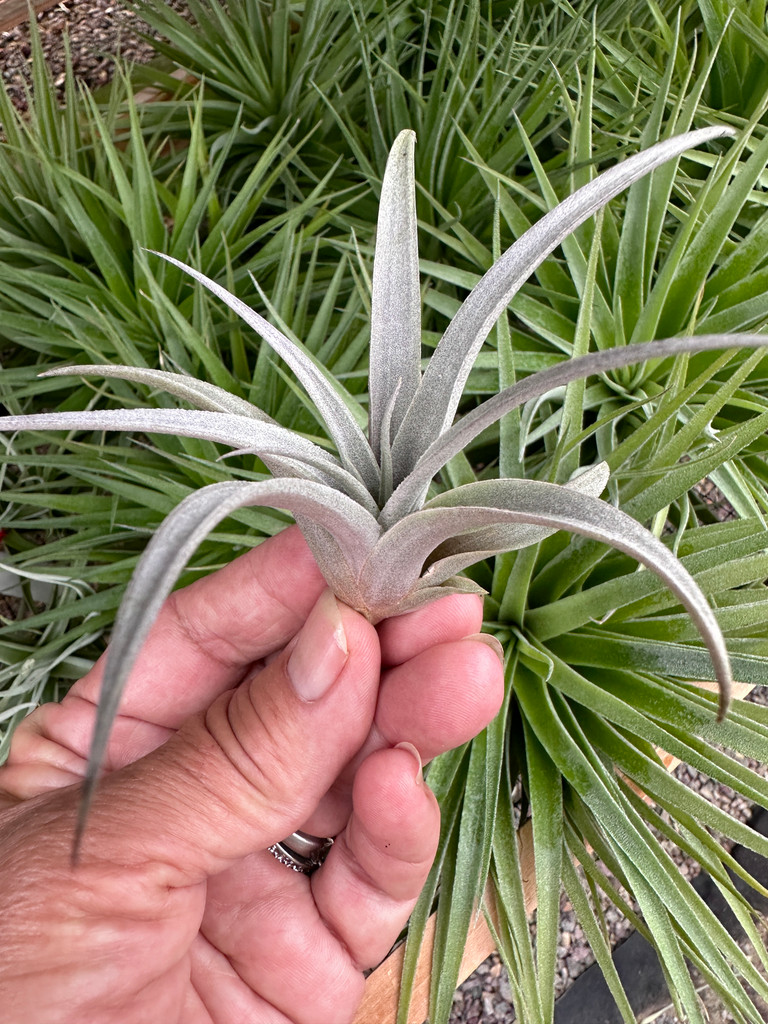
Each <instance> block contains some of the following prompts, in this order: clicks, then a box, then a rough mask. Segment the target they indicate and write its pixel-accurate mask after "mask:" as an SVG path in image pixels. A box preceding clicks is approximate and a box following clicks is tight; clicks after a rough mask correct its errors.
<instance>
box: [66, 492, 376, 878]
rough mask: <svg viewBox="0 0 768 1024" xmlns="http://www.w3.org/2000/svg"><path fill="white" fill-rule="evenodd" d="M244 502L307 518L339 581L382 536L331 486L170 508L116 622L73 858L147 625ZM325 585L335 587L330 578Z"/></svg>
mask: <svg viewBox="0 0 768 1024" xmlns="http://www.w3.org/2000/svg"><path fill="white" fill-rule="evenodd" d="M248 505H269V506H271V507H273V508H284V509H287V510H288V511H290V512H292V513H294V514H295V515H297V516H299V517H302V516H306V517H307V518H309V519H311V520H312V522H313V523H315V524H317V525H318V526H320V527H322V528H323V530H325V531H327V532H328V534H330V536H331V537H333V539H334V541H335V542H336V543H337V545H338V548H337V550H338V551H343V553H344V557H345V558H346V560H347V565H346V566H345V567H344V568H345V575H346V576H352V577H354V576H357V575H358V574H359V572H360V569H361V567H362V564H363V562H364V560H365V557H366V555H367V554H368V552H369V550H370V549H371V547H372V546H373V545H374V544H375V543H376V540H377V538H378V536H379V534H380V532H381V531H380V528H379V526H378V524H377V522H376V520H375V519H374V518H373V516H371V515H369V514H368V513H367V512H365V511H364V510H363V509H362V508H360V506H359V505H358V504H357V503H356V502H354V501H352V500H351V499H350V498H346V497H345V496H344V495H342V494H339V492H338V491H336V490H334V489H332V488H330V487H325V486H323V485H322V484H317V483H314V482H313V481H309V480H265V481H260V482H258V483H244V482H242V481H226V482H224V483H219V484H211V485H210V486H208V487H203V488H202V489H201V490H199V491H197V492H195V493H194V494H191V495H190V496H189V497H188V498H186V499H185V500H184V501H183V502H182V503H181V504H180V505H179V506H178V507H177V508H175V509H174V511H173V512H172V513H171V514H170V515H169V516H168V517H167V518H166V519H165V521H164V522H163V523H162V525H161V526H160V527H159V529H158V530H157V532H156V533H155V535H154V537H153V538H152V540H151V541H150V542H149V544H148V546H147V548H146V551H145V552H144V554H143V556H142V557H141V559H140V561H139V564H138V566H137V568H136V571H135V572H134V574H133V576H132V578H131V581H130V583H129V584H128V588H127V590H126V592H125V596H124V598H123V602H122V604H121V606H120V610H119V612H118V614H117V619H116V621H115V629H114V633H113V635H112V641H111V643H110V646H109V651H108V654H107V660H106V664H105V668H104V679H103V683H102V689H101V698H100V700H99V707H98V712H97V716H96V725H95V727H94V732H93V739H92V741H91V750H90V754H89V759H88V771H87V774H86V781H85V789H84V796H83V800H82V802H81V805H80V809H79V813H78V826H77V835H76V841H75V853H74V856H75V858H76V857H77V852H78V849H79V843H80V840H81V839H82V835H83V829H84V827H85V822H86V818H87V814H88V807H89V802H90V799H91V797H92V795H93V790H94V786H95V784H96V780H97V777H98V772H99V768H100V766H101V764H102V762H103V760H104V754H105V751H106V748H107V742H108V740H109V734H110V730H111V728H112V723H113V721H114V719H115V716H116V714H117V709H118V706H119V703H120V697H121V695H122V692H123V689H124V688H125V683H126V681H127V679H128V677H129V675H130V673H131V670H132V667H133V664H134V662H135V660H136V657H137V655H138V653H139V651H140V649H141V647H142V645H143V643H144V641H145V639H146V637H147V634H148V633H149V630H150V628H151V626H152V623H153V622H154V620H155V618H156V616H157V614H158V612H159V611H160V607H161V605H162V603H163V601H164V600H165V599H166V597H167V596H168V594H169V593H170V592H171V590H172V588H173V585H174V584H175V582H176V580H177V579H178V577H179V575H180V573H181V571H182V569H183V568H184V566H185V565H186V563H187V561H188V560H189V558H190V556H191V555H192V553H193V552H194V550H195V549H196V548H197V546H198V544H200V542H201V541H202V540H203V538H204V537H205V536H206V535H207V534H208V533H209V531H210V530H212V529H213V528H214V527H215V526H216V525H217V524H218V523H220V522H221V520H222V519H224V518H225V517H226V516H228V515H229V514H230V513H231V512H234V511H235V510H236V509H239V508H243V507H244V506H248ZM324 561H327V560H324ZM328 582H329V583H330V584H331V586H334V582H335V581H334V580H332V579H331V580H329V581H328ZM334 589H335V588H334ZM339 590H342V592H341V593H339V597H341V599H342V600H345V595H344V593H343V589H342V588H341V587H340V588H339ZM337 592H338V591H337ZM346 597H347V598H350V597H351V595H346ZM352 599H353V598H352Z"/></svg>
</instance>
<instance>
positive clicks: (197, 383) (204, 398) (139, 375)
mask: <svg viewBox="0 0 768 1024" xmlns="http://www.w3.org/2000/svg"><path fill="white" fill-rule="evenodd" d="M38 376H39V377H90V376H98V377H117V378H119V379H120V380H128V381H131V383H133V384H146V385H147V387H150V388H157V389H159V390H160V391H165V392H167V393H168V394H169V395H174V396H175V397H176V398H183V399H184V400H185V401H187V402H189V403H190V404H191V405H194V406H195V408H196V409H205V410H207V411H208V412H229V413H234V414H236V415H238V416H248V417H249V418H250V419H257V420H263V421H264V422H265V423H274V422H275V421H274V420H273V419H272V417H271V416H268V415H267V414H266V413H265V412H262V411H261V409H259V408H258V406H255V405H252V404H251V403H250V402H246V400H245V399H244V398H238V396H237V395H233V394H232V393H231V392H230V391H225V390H224V388H220V387H217V386H216V385H215V384H209V383H208V381H205V380H198V379H197V377H190V376H189V375H188V374H185V373H170V372H169V371H167V370H153V369H149V368H147V367H143V366H117V365H115V364H112V363H105V364H101V363H96V364H86V365H83V366H57V367H56V368H55V369H53V370H45V371H44V372H43V373H40V374H38Z"/></svg>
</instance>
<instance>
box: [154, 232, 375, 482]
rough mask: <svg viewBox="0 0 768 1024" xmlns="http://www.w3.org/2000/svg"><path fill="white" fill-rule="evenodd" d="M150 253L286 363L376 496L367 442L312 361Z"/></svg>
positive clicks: (245, 309)
mask: <svg viewBox="0 0 768 1024" xmlns="http://www.w3.org/2000/svg"><path fill="white" fill-rule="evenodd" d="M149 251H151V252H153V253H154V255H155V256H160V257H161V259H164V260H167V261H168V263H172V264H173V265H174V266H175V267H179V268H180V269H181V270H183V271H185V272H186V273H187V274H189V275H190V277H193V278H194V279H195V280H196V281H198V282H199V283H200V284H202V285H203V287H205V288H207V289H208V291H210V292H212V293H213V294H214V295H215V296H216V297H217V298H219V299H221V300H222V302H224V303H225V304H226V305H227V306H229V308H230V309H231V310H232V311H233V313H237V315H238V316H239V317H240V318H241V319H242V320H244V321H245V322H246V323H247V324H248V326H249V327H252V328H253V330H254V331H256V333H257V334H258V335H259V336H260V337H261V338H263V339H264V341H266V342H267V344H268V345H270V346H271V347H272V348H273V349H274V350H275V352H277V354H278V355H279V356H280V357H281V358H282V359H284V360H285V362H286V363H287V364H288V365H289V366H290V368H291V369H292V370H293V372H294V373H295V374H296V376H297V378H298V379H299V381H300V382H301V384H302V386H303V387H304V389H305V390H306V392H307V394H308V395H309V397H310V398H311V399H312V401H313V402H314V403H315V405H316V406H317V409H318V411H319V413H320V415H321V416H322V417H323V420H324V421H325V424H326V426H327V428H328V433H329V434H330V436H331V437H332V438H333V440H334V442H335V444H336V447H337V448H338V451H339V456H340V458H341V461H342V462H343V463H344V465H345V466H346V468H347V469H348V470H349V471H350V472H352V473H354V474H355V475H357V476H359V477H360V479H361V480H362V481H363V483H364V484H365V485H366V487H367V488H368V490H369V491H370V492H371V494H373V495H377V494H378V490H379V469H378V465H377V464H376V459H375V458H374V456H373V452H372V451H371V447H370V445H369V444H368V442H367V441H366V439H365V435H364V434H363V432H362V431H361V430H360V428H359V427H358V425H357V423H355V421H354V419H353V418H352V416H351V415H350V414H349V411H348V409H347V407H346V406H345V404H344V402H343V401H342V399H341V398H340V397H339V395H338V394H337V393H336V391H335V390H334V389H333V387H332V386H331V385H330V384H329V382H328V381H327V380H326V378H325V377H324V376H323V374H322V373H321V372H320V370H318V368H317V367H316V366H315V364H314V363H313V362H312V360H311V359H309V358H308V357H307V356H306V355H305V354H304V352H302V350H301V349H300V348H298V347H297V346H296V345H295V344H294V343H293V342H292V341H291V339H290V338H288V337H287V336H286V335H285V334H283V332H282V331H279V330H278V329H277V328H276V327H275V326H273V324H271V323H270V322H269V320H265V319H264V317H263V316H261V315H260V314H259V313H257V312H256V311H255V310H253V309H251V308H250V306H247V305H246V304H245V303H244V302H243V301H242V300H241V299H238V298H237V296H236V295H233V294H232V293H231V292H229V291H227V289H226V288H223V287H222V286H221V285H220V284H217V282H216V281H213V280H211V278H210V277H206V276H205V274H201V273H200V271H198V270H195V269H194V267H190V266H188V265H187V264H186V263H182V262H181V261H180V260H177V259H174V258H173V257H172V256H166V255H165V254H164V253H161V252H155V250H149Z"/></svg>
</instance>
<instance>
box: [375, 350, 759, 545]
mask: <svg viewBox="0 0 768 1024" xmlns="http://www.w3.org/2000/svg"><path fill="white" fill-rule="evenodd" d="M760 347H768V334H694V335H687V336H686V337H683V338H664V339H662V340H660V341H646V342H642V343H640V344H635V345H625V346H623V347H621V348H612V349H603V350H602V351H600V352H590V353H589V354H588V355H586V356H580V357H579V358H578V359H569V360H564V361H563V362H562V363H558V364H557V366H550V367H548V368H547V369H546V370H539V371H538V372H537V373H533V374H531V376H530V377H525V378H524V379H523V380H521V381H518V382H517V383H516V384H513V385H512V386H511V387H508V388H505V389H504V390H503V391H500V392H499V393H498V394H497V395H494V396H493V397H492V398H489V399H488V400H487V401H485V402H483V403H482V404H481V405H478V406H476V407H475V408H474V409H472V410H471V411H470V412H468V413H467V414H466V415H465V416H463V417H462V418H461V419H459V420H457V421H456V423H454V425H453V426H452V427H450V429H449V430H447V431H446V432H445V433H444V434H443V435H442V436H441V437H439V438H437V440H435V441H433V442H432V444H431V445H430V446H429V447H428V448H427V449H426V451H424V453H423V454H422V455H421V457H420V458H418V460H417V461H416V464H415V466H414V468H413V470H412V471H411V472H410V473H409V474H408V476H407V477H406V478H405V479H404V480H403V481H402V482H401V483H400V484H399V485H398V486H397V487H396V488H395V491H394V493H393V494H392V497H391V498H390V499H389V501H388V502H387V504H386V505H385V506H384V508H383V509H382V513H381V522H382V523H383V524H384V525H385V526H389V525H391V524H392V523H395V522H397V521H398V520H399V519H402V518H403V516H405V515H407V514H408V512H410V511H412V510H413V509H414V508H417V507H419V506H420V505H421V502H422V500H423V496H424V494H425V493H426V490H427V487H428V486H429V483H430V481H431V480H432V478H433V477H434V476H435V474H436V473H439V472H440V470H441V469H442V467H443V466H444V465H445V464H446V463H447V462H448V461H449V460H450V459H452V458H453V457H454V455H456V454H457V453H458V452H460V451H463V449H464V448H465V447H466V446H467V445H468V444H469V443H470V441H473V440H474V439H475V438H476V437H477V436H478V434H480V433H482V431H483V430H485V429H486V427H489V426H491V425H492V424H493V423H495V422H496V421H497V420H499V419H500V418H501V417H502V416H504V415H505V414H506V413H508V412H510V411H511V410H512V409H516V408H518V407H519V406H521V405H524V404H525V403H526V402H530V401H532V400H534V399H536V398H540V397H541V396H542V395H545V394H547V393H548V392H550V391H552V390H553V389H554V388H558V387H561V386H562V385H564V384H569V383H570V382H571V381H572V380H576V379H578V378H579V377H586V376H589V375H591V374H594V373H605V372H607V371H609V370H616V369H619V368H620V367H622V366H631V365H632V364H633V363H641V362H644V361H645V360H648V359H666V358H668V357H670V356H676V355H680V354H681V353H684V352H708V351H711V350H713V349H718V348H733V349H737V348H760Z"/></svg>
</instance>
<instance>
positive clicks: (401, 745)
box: [395, 740, 424, 786]
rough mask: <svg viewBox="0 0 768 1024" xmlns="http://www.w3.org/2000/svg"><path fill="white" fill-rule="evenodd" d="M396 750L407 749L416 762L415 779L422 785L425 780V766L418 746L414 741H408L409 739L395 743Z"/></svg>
mask: <svg viewBox="0 0 768 1024" xmlns="http://www.w3.org/2000/svg"><path fill="white" fill-rule="evenodd" d="M395 750H407V751H408V753H409V754H410V755H411V757H412V758H413V759H414V761H415V762H416V771H415V772H414V776H413V781H414V782H415V783H416V784H417V785H419V786H421V785H422V783H423V782H424V776H423V774H422V772H423V770H424V766H423V765H422V763H421V754H420V753H419V752H418V750H417V749H416V747H414V745H413V744H412V743H408V742H407V740H406V741H403V742H402V743H396V744H395Z"/></svg>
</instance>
